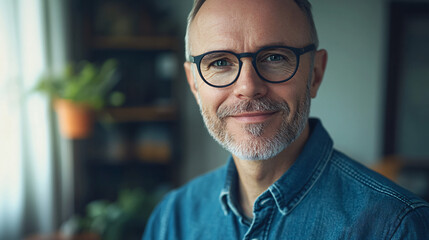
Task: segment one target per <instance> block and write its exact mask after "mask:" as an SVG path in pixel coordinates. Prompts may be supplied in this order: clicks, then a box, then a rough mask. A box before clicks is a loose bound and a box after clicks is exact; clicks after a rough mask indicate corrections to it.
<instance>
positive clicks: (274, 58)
mask: <svg viewBox="0 0 429 240" xmlns="http://www.w3.org/2000/svg"><path fill="white" fill-rule="evenodd" d="M284 60H286V59H285V57H284V56H282V55H280V54H273V55H270V56H268V57H267V58H265V61H268V62H278V61H284Z"/></svg>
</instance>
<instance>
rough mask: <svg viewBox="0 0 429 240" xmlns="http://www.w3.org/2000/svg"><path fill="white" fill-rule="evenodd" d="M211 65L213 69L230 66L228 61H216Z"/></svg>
mask: <svg viewBox="0 0 429 240" xmlns="http://www.w3.org/2000/svg"><path fill="white" fill-rule="evenodd" d="M211 65H212V66H215V67H225V66H231V64H230V63H229V62H228V61H226V60H225V59H221V60H216V61H214V62H213V63H212V64H211Z"/></svg>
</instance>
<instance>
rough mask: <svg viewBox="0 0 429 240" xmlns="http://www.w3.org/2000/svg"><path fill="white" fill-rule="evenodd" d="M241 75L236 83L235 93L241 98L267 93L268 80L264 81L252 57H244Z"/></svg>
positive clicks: (250, 97)
mask: <svg viewBox="0 0 429 240" xmlns="http://www.w3.org/2000/svg"><path fill="white" fill-rule="evenodd" d="M242 61H243V66H242V68H241V72H240V76H239V77H238V79H237V81H236V82H235V84H234V94H235V96H237V97H238V98H240V99H256V98H261V97H263V96H265V95H266V94H267V91H268V87H267V84H268V83H267V82H265V81H263V80H262V79H261V78H260V77H259V75H258V74H257V72H256V69H255V68H254V67H253V65H252V60H251V58H246V59H243V60H242Z"/></svg>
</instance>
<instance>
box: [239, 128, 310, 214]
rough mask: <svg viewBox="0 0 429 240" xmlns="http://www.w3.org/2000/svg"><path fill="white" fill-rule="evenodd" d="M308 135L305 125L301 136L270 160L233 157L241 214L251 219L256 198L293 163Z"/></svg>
mask: <svg viewBox="0 0 429 240" xmlns="http://www.w3.org/2000/svg"><path fill="white" fill-rule="evenodd" d="M309 134H310V127H309V125H308V123H307V125H306V126H305V128H304V130H303V132H302V133H301V135H300V136H299V137H298V138H297V139H296V140H295V141H294V142H293V143H292V144H290V145H289V146H288V147H287V148H286V149H284V150H283V151H282V152H280V153H279V154H278V155H277V156H275V157H274V158H272V159H267V160H260V161H249V160H241V159H238V158H237V157H235V156H234V162H235V165H236V166H237V171H238V176H239V179H238V182H239V183H238V189H239V192H238V199H239V203H240V205H241V209H242V211H243V214H244V215H246V216H247V217H249V218H253V205H254V203H255V200H256V198H258V196H259V195H261V194H262V193H263V192H264V191H266V190H267V189H268V187H269V186H271V185H272V184H273V183H274V182H276V181H277V180H278V179H279V178H280V177H281V176H282V175H283V174H284V173H285V172H286V171H287V170H288V169H289V168H290V166H292V164H293V163H294V162H295V160H296V159H297V158H298V156H299V154H300V153H301V151H302V148H303V147H304V144H305V142H306V141H307V139H308V136H309Z"/></svg>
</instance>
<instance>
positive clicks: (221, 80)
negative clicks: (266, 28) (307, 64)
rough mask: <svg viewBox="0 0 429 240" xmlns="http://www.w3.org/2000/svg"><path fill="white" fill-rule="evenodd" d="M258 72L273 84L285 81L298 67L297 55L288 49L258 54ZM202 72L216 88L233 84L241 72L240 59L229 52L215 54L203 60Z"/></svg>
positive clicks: (274, 49)
mask: <svg viewBox="0 0 429 240" xmlns="http://www.w3.org/2000/svg"><path fill="white" fill-rule="evenodd" d="M255 63H256V68H257V69H256V70H257V72H258V73H259V75H260V76H261V77H262V78H264V79H266V80H268V81H271V82H281V81H284V80H286V79H288V78H290V77H292V75H293V74H294V72H295V70H296V66H297V57H296V55H295V53H294V52H293V51H292V50H290V49H287V48H270V49H265V50H263V51H260V52H258V54H257V56H256V59H255ZM200 71H201V74H202V76H203V78H204V79H205V80H206V81H207V82H209V83H210V84H212V85H214V86H224V85H228V84H230V83H232V82H233V81H234V80H235V79H236V78H237V76H238V74H239V71H240V61H239V59H238V57H237V56H236V55H234V54H232V53H229V52H214V53H210V54H207V55H205V56H204V57H203V58H202V59H201V64H200Z"/></svg>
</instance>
